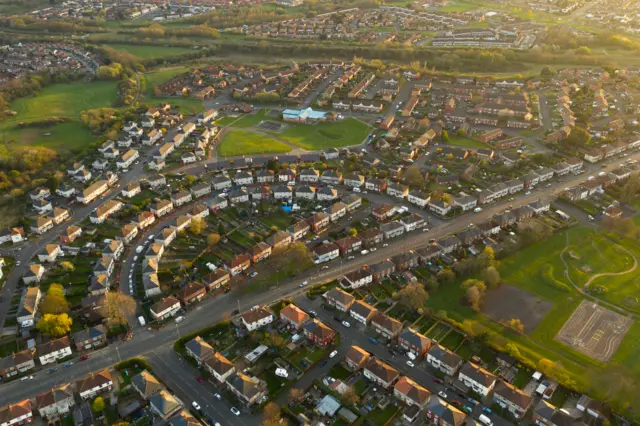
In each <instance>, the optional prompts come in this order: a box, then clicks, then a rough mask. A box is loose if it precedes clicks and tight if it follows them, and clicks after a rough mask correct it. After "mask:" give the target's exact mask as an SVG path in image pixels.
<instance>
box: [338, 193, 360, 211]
mask: <svg viewBox="0 0 640 426" xmlns="http://www.w3.org/2000/svg"><path fill="white" fill-rule="evenodd" d="M342 203H343V204H344V205H346V206H347V211H348V212H352V211H354V210H355V209H357V208H359V207H360V206H361V205H362V197H360V196H358V195H356V194H348V195H345V196H344V197H343V198H342Z"/></svg>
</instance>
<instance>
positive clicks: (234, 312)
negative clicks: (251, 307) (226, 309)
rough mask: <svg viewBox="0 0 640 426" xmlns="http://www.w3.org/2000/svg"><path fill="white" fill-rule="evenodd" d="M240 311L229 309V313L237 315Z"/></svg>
mask: <svg viewBox="0 0 640 426" xmlns="http://www.w3.org/2000/svg"><path fill="white" fill-rule="evenodd" d="M239 313H240V311H239V310H237V309H234V310H233V311H231V315H238V314H239Z"/></svg>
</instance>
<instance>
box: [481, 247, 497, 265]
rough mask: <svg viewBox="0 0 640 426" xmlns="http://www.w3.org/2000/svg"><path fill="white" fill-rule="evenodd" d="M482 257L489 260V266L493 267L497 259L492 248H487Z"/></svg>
mask: <svg viewBox="0 0 640 426" xmlns="http://www.w3.org/2000/svg"><path fill="white" fill-rule="evenodd" d="M482 255H483V256H484V257H486V258H487V259H488V262H489V265H493V263H494V262H495V259H496V254H495V252H494V251H493V248H492V247H489V246H486V247H485V248H484V249H483V250H482Z"/></svg>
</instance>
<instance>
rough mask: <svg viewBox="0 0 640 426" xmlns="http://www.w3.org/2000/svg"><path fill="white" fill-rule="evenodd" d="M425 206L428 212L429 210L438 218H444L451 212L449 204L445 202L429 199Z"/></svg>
mask: <svg viewBox="0 0 640 426" xmlns="http://www.w3.org/2000/svg"><path fill="white" fill-rule="evenodd" d="M427 206H428V207H429V210H431V211H432V212H434V213H436V214H438V215H440V216H446V215H447V214H449V212H450V211H451V204H449V203H448V202H447V201H445V200H442V199H440V200H433V199H430V200H429V201H428V202H427Z"/></svg>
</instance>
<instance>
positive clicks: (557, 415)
mask: <svg viewBox="0 0 640 426" xmlns="http://www.w3.org/2000/svg"><path fill="white" fill-rule="evenodd" d="M532 421H533V422H534V423H535V424H536V425H539V426H584V425H586V423H585V422H584V421H581V420H578V419H576V418H574V417H572V416H571V414H569V412H567V411H566V410H563V409H558V408H557V407H555V406H553V405H551V403H549V402H547V401H545V400H544V399H541V400H540V402H538V405H536V407H535V409H534V411H533V415H532Z"/></svg>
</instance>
